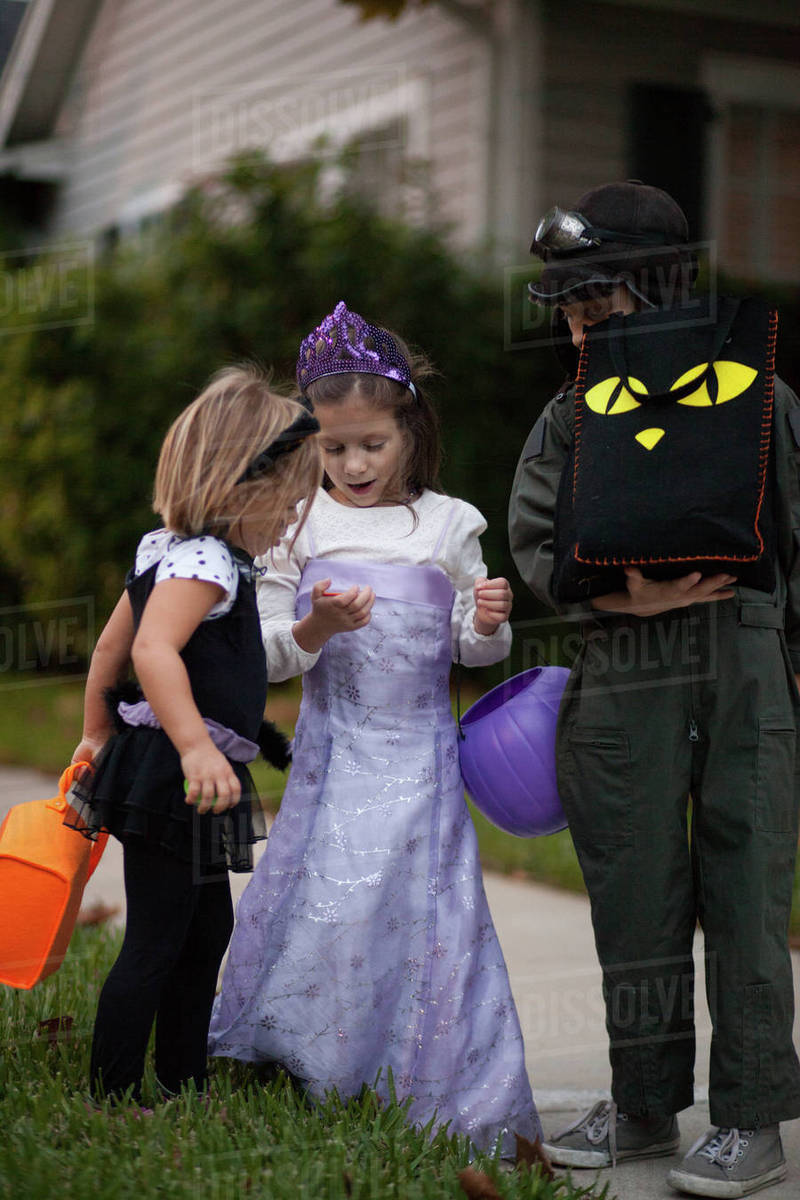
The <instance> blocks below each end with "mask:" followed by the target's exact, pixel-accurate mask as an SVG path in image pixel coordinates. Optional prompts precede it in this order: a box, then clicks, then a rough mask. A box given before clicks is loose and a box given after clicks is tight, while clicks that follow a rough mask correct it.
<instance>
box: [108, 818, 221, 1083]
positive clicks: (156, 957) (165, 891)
mask: <svg viewBox="0 0 800 1200" xmlns="http://www.w3.org/2000/svg"><path fill="white" fill-rule="evenodd" d="M124 861H125V895H126V898H127V905H128V915H127V922H126V925H125V939H124V941H123V943H122V949H121V950H120V953H119V957H118V958H117V961H116V962H115V963H114V965H113V967H112V968H111V971H110V972H109V975H108V978H107V979H106V982H105V984H104V985H103V989H102V991H101V993H100V1000H99V1003H98V1006H97V1018H96V1020H95V1027H94V1041H93V1043H92V1061H91V1068H90V1072H91V1080H92V1088H93V1090H94V1092H95V1094H96V1095H103V1094H105V1095H120V1094H121V1093H122V1092H124V1091H126V1089H127V1088H129V1087H131V1085H133V1089H134V1090H133V1096H134V1098H135V1099H137V1100H139V1099H141V1094H140V1089H141V1083H142V1075H143V1072H144V1057H145V1051H146V1050H147V1042H148V1039H149V1037H150V1030H151V1029H152V1027H153V1021H154V1020H156V1046H155V1051H156V1061H155V1065H156V1075H157V1077H158V1082H159V1084H160V1086H161V1087H162V1088H164V1089H165V1090H166V1091H168V1092H177V1091H179V1090H180V1087H181V1084H184V1083H188V1082H189V1081H190V1080H194V1083H195V1085H196V1087H197V1088H198V1090H202V1089H203V1088H204V1087H205V1083H206V1061H207V1044H208V1026H209V1022H210V1019H211V1006H212V1004H213V1002H214V992H215V990H216V983H217V974H218V971H219V965H220V963H221V961H222V956H223V955H224V953H225V950H226V948H227V945H228V941H229V939H230V935H231V930H232V929H233V906H232V903H231V892H230V884H229V882H228V876H227V872H225V874H224V876H223V875H220V873H219V872H216V873H215V874H214V875H213V877H209V878H208V879H205V880H204V879H202V877H200V878H198V875H197V868H196V866H195V865H194V864H192V863H186V862H181V861H180V860H179V859H177V858H173V857H171V856H168V855H166V854H162V853H160V852H158V851H157V850H153V849H150V848H149V847H147V846H145V845H144V844H138V843H136V842H132V841H129V842H127V843H126V844H125V847H124Z"/></svg>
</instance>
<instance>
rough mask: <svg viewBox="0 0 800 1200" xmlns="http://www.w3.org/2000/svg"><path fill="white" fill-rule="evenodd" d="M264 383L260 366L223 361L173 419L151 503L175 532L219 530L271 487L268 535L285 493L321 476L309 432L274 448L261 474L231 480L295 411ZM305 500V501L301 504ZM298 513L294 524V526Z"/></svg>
mask: <svg viewBox="0 0 800 1200" xmlns="http://www.w3.org/2000/svg"><path fill="white" fill-rule="evenodd" d="M302 411H303V409H302V407H301V405H299V404H298V403H297V402H296V401H295V400H290V399H289V398H288V396H282V395H280V394H279V393H278V392H274V391H272V390H271V388H270V379H269V376H268V375H267V374H266V372H264V371H263V370H262V369H261V368H260V367H258V366H256V365H254V364H251V363H245V364H243V365H240V366H235V367H224V368H223V369H222V370H221V371H217V373H216V374H215V375H213V376H212V377H211V379H210V380H209V382H208V384H207V385H206V387H205V388H204V389H203V391H202V392H201V393H200V395H199V396H198V397H197V399H196V400H194V401H193V402H192V403H191V404H190V405H189V406H188V408H185V409H184V410H183V412H182V413H181V414H180V415H179V416H178V417H177V418H176V419H175V421H173V423H172V425H171V426H170V428H169V430H168V431H167V436H166V437H165V438H164V444H163V445H162V447H161V454H160V455H159V459H158V467H157V468H156V480H155V489H154V493H153V509H154V511H155V512H157V513H160V514H161V516H162V517H163V520H164V524H165V525H166V527H167V529H170V530H172V532H173V533H177V534H178V535H180V536H181V537H197V536H198V535H199V534H201V533H211V534H213V535H214V536H216V537H221V538H224V537H226V536H227V534H228V532H229V530H230V528H231V526H233V525H234V524H235V523H236V521H238V520H239V519H240V518H242V517H244V516H246V515H247V514H248V511H249V509H250V508H251V506H253V505H254V504H260V503H263V500H264V495H265V490H268V491H269V492H270V493H271V499H272V505H271V508H272V513H273V521H272V525H271V527H270V529H269V531H268V532H269V533H270V535H271V541H273V542H274V541H276V540H277V537H278V535H279V533H280V528H281V523H282V521H283V519H284V516H285V513H286V508H287V506H288V504H289V502H290V498H291V497H292V494H295V495H296V493H297V490H298V488H299V489H300V490H302V491H303V494H304V495H311V494H313V493H314V492H315V491H316V489H317V488H318V487H319V484H320V480H321V477H322V467H321V465H320V455H319V448H318V446H317V439H316V437H308V438H306V439H305V440H304V441H303V442H302V443H301V445H300V446H298V448H297V449H296V450H293V451H291V453H289V454H285V455H282V456H281V458H279V459H278V460H277V462H276V464H275V466H274V467H273V468H272V470H270V471H269V472H268V473H267V474H266V475H263V476H260V477H257V478H254V479H248V480H246V481H245V482H243V483H237V480H238V479H239V478H240V477H241V475H242V474H243V472H244V471H245V470H246V468H247V467H248V466H249V465H250V463H251V462H252V461H253V459H254V458H255V457H256V455H258V454H259V453H260V452H261V451H262V450H264V449H266V447H267V446H268V445H269V444H270V442H272V441H274V440H275V438H276V437H277V436H278V434H279V433H281V431H282V430H284V429H286V428H287V427H288V426H289V425H291V423H292V422H293V421H294V420H295V419H296V418H297V417H298V416H300V414H301V413H302ZM307 510H308V506H306V511H307ZM304 520H305V515H304V517H303V520H302V521H301V522H300V524H299V525H298V529H297V532H299V531H300V528H301V527H302V524H303V521H304Z"/></svg>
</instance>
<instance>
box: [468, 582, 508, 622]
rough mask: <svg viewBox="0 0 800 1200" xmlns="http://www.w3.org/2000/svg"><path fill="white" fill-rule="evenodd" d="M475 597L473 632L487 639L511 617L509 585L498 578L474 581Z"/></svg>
mask: <svg viewBox="0 0 800 1200" xmlns="http://www.w3.org/2000/svg"><path fill="white" fill-rule="evenodd" d="M472 591H473V595H474V597H475V616H474V618H473V621H472V623H473V625H474V627H475V632H476V633H480V634H482V635H483V636H484V637H489V636H490V635H491V634H493V633H494V632H495V630H496V629H498V628H499V627H500V626H501V625H502V624H503V622H504V621H507V620H508V618H509V617H510V615H511V604H512V601H513V599H514V596H513V593H512V591H511V585H510V583H509V582H508V580H507V579H503V578H502V576H500V577H499V578H497V579H476V580H475V586H474V588H473V589H472Z"/></svg>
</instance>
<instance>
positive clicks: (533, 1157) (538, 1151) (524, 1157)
mask: <svg viewBox="0 0 800 1200" xmlns="http://www.w3.org/2000/svg"><path fill="white" fill-rule="evenodd" d="M516 1137H517V1166H520V1165H521V1164H522V1163H524V1164H525V1165H526V1166H528V1167H535V1166H536V1164H537V1163H538V1164H539V1167H540V1169H541V1174H542V1178H544V1179H555V1177H556V1173H555V1171H554V1170H553V1164H552V1163H551V1162H550V1159H549V1158H548V1157H547V1154H546V1153H545V1151H544V1149H543V1147H542V1139H541V1138H540V1137H538V1136H537V1137H536V1138H535V1139H534V1140H533V1141H532V1142H529V1141H528V1139H527V1138H524V1137H522V1136H521V1135H520V1134H517V1135H516Z"/></svg>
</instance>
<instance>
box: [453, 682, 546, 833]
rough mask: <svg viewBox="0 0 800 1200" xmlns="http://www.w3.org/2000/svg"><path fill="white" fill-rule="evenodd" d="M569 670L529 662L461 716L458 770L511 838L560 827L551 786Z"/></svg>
mask: <svg viewBox="0 0 800 1200" xmlns="http://www.w3.org/2000/svg"><path fill="white" fill-rule="evenodd" d="M568 678H569V671H568V670H567V668H566V667H532V668H531V669H530V670H529V671H523V672H522V674H521V675H514V676H513V677H512V678H511V679H507V680H506V681H505V683H501V684H499V685H498V687H496V688H492V690H491V691H490V692H487V693H486V695H485V696H481V698H480V700H478V701H477V702H476V703H475V704H473V705H472V707H471V708H469V709H467V711H466V713H465V714H464V716H463V717H462V718H461V728H462V730H463V733H464V737H463V738H461V739H459V756H460V759H461V775H462V777H463V780H464V786H465V787H466V789H467V791H468V792H469V794H470V796H471V798H472V801H473V803H474V804H475V807H476V808H477V809H478V810H479V811H480V812H482V813H483V815H484V816H485V817H486V819H487V820H489V821H491V822H492V824H493V825H497V827H498V828H499V829H503V830H504V831H505V832H506V833H513V834H514V835H515V836H516V837H539V836H541V835H542V834H546V833H556V832H557V831H558V830H559V829H565V828H566V825H567V819H566V817H565V816H564V810H563V808H562V807H561V801H560V800H559V797H558V788H557V786H556V721H557V719H558V707H559V704H560V703H561V694H562V692H563V691H564V686H565V684H566V682H567V679H568Z"/></svg>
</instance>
